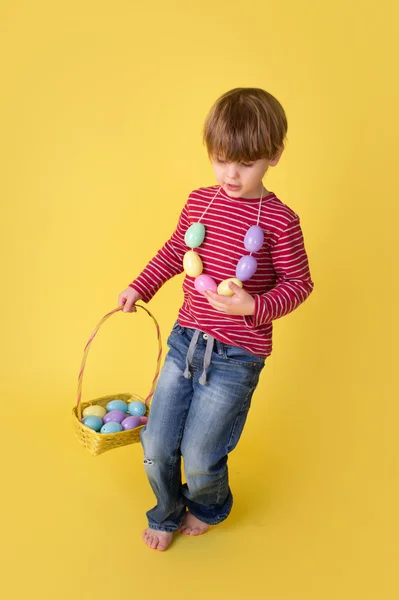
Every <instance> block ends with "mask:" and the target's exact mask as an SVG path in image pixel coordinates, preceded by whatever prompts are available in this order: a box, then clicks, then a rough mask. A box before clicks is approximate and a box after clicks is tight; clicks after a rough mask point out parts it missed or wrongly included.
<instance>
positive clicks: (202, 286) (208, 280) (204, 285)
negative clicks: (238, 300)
mask: <svg viewBox="0 0 399 600" xmlns="http://www.w3.org/2000/svg"><path fill="white" fill-rule="evenodd" d="M194 286H195V289H196V290H197V292H199V293H200V294H204V292H205V291H206V290H211V292H215V293H216V292H217V289H218V286H217V285H216V283H215V282H214V280H213V279H212V277H210V276H209V275H198V277H196V278H195V280H194Z"/></svg>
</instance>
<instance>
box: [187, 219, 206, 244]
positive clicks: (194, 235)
mask: <svg viewBox="0 0 399 600" xmlns="http://www.w3.org/2000/svg"><path fill="white" fill-rule="evenodd" d="M204 238H205V227H204V225H203V224H202V223H193V224H192V225H190V227H189V228H188V229H187V231H186V235H185V236H184V241H185V242H186V244H187V246H188V247H189V248H198V246H201V244H202V242H203V241H204Z"/></svg>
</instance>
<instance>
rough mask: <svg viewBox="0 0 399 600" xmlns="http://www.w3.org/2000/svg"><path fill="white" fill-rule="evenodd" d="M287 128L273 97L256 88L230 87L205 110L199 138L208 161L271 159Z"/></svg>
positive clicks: (278, 104)
mask: <svg viewBox="0 0 399 600" xmlns="http://www.w3.org/2000/svg"><path fill="white" fill-rule="evenodd" d="M287 128H288V125H287V117H286V115H285V112H284V109H283V107H282V106H281V104H280V103H279V101H278V100H277V99H276V98H275V97H274V96H272V95H271V94H269V93H268V92H266V91H265V90H262V89H259V88H234V89H233V90H230V91H228V92H226V93H225V94H223V95H222V96H220V98H219V99H218V100H217V101H216V102H215V104H214V105H213V106H212V108H211V110H210V111H209V113H208V116H207V117H206V120H205V124H204V128H203V141H204V144H206V147H207V151H208V156H209V158H210V159H211V160H212V159H215V158H217V157H219V158H223V160H227V161H229V162H241V161H243V162H246V161H255V160H259V159H260V158H266V159H268V160H271V159H273V158H275V156H276V155H277V154H278V153H279V152H280V150H282V149H283V148H284V140H285V139H286V135H287Z"/></svg>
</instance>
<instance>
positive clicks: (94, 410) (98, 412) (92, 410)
mask: <svg viewBox="0 0 399 600" xmlns="http://www.w3.org/2000/svg"><path fill="white" fill-rule="evenodd" d="M106 412H107V411H106V410H105V408H104V407H103V406H100V405H99V404H92V405H91V406H86V408H85V409H84V411H83V416H84V417H90V416H93V417H100V419H102V418H103V416H104V415H105V413H106Z"/></svg>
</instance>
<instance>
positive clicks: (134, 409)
mask: <svg viewBox="0 0 399 600" xmlns="http://www.w3.org/2000/svg"><path fill="white" fill-rule="evenodd" d="M128 410H129V414H130V415H133V416H135V417H142V416H143V415H145V413H146V412H147V407H146V405H145V404H144V402H139V401H138V400H135V401H133V402H130V403H129V406H128Z"/></svg>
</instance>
